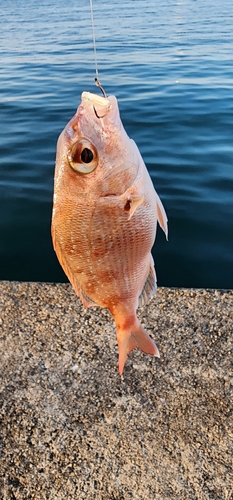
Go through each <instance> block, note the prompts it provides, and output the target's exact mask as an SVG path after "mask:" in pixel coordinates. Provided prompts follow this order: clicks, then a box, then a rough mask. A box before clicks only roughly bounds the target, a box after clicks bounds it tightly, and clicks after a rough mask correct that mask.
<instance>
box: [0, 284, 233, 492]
mask: <svg viewBox="0 0 233 500" xmlns="http://www.w3.org/2000/svg"><path fill="white" fill-rule="evenodd" d="M139 315H140V318H141V320H142V322H143V324H144V325H145V326H146V327H147V329H148V330H150V331H151V334H152V336H153V337H154V338H155V340H156V342H157V345H158V347H159V349H160V353H161V359H160V360H159V359H157V358H153V357H150V356H146V355H143V354H142V353H140V352H134V353H132V354H131V355H130V358H129V359H128V362H127V364H126V368H125V371H124V378H123V379H121V378H120V377H119V375H118V371H117V345H116V338H115V329H114V324H113V321H112V319H111V317H110V315H109V314H108V312H107V311H105V310H101V309H97V308H96V309H88V310H87V311H84V310H83V308H82V306H81V304H80V302H79V300H78V299H77V297H76V296H75V294H74V292H73V291H72V289H71V286H70V285H53V284H46V283H40V284H38V283H14V282H1V283H0V331H1V335H0V336H1V387H0V401H1V427H0V450H1V451H0V498H1V499H4V500H11V499H14V500H15V499H36V500H37V499H38V500H43V499H51V500H52V499H54V500H55V499H61V500H63V499H66V500H71V499H72V500H73V499H81V500H82V499H85V500H89V499H93V500H94V499H96V500H100V499H104V500H105V499H106V500H130V499H135V500H139V499H142V500H154V499H161V500H166V499H179V500H183V499H192V500H194V499H198V500H199V499H201V500H202V499H215V500H231V499H233V474H232V457H233V439H232V426H233V419H232V399H231V397H232V384H233V370H232V326H233V291H224V290H219V291H217V290H191V289H190V290H188V289H159V290H158V293H157V296H156V297H155V299H153V300H152V301H151V302H150V303H149V304H148V305H147V306H146V307H144V308H143V309H141V310H140V314H139Z"/></svg>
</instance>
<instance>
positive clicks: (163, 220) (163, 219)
mask: <svg viewBox="0 0 233 500" xmlns="http://www.w3.org/2000/svg"><path fill="white" fill-rule="evenodd" d="M155 194H156V205H157V214H158V221H159V225H160V227H161V228H162V229H163V231H164V233H165V235H166V239H168V227H167V215H166V212H165V210H164V206H163V204H162V202H161V200H160V198H159V196H158V194H157V193H156V192H155Z"/></svg>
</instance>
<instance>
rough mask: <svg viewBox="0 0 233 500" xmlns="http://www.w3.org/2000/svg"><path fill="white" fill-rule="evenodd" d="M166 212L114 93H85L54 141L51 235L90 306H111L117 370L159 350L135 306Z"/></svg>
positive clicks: (147, 281)
mask: <svg viewBox="0 0 233 500" xmlns="http://www.w3.org/2000/svg"><path fill="white" fill-rule="evenodd" d="M157 222H158V223H159V225H160V227H161V228H162V229H163V231H164V233H165V235H166V238H167V237H168V225H167V222H168V221H167V216H166V212H165V209H164V207H163V204H162V202H161V200H160V198H159V196H158V194H157V192H156V191H155V189H154V186H153V183H152V180H151V178H150V175H149V173H148V171H147V168H146V166H145V163H144V161H143V159H142V156H141V154H140V152H139V149H138V147H137V145H136V143H135V142H134V141H133V140H132V139H131V138H129V136H128V135H127V133H126V131H125V129H124V127H123V124H122V122H121V118H120V113H119V107H118V102H117V99H116V97H115V96H113V95H112V96H109V97H107V96H106V95H105V96H103V97H102V96H100V95H97V94H94V93H91V92H86V91H85V92H83V93H82V95H81V103H80V105H79V107H78V109H77V112H76V114H75V115H74V116H73V118H72V119H71V120H70V121H69V123H68V124H67V125H66V127H65V128H64V130H63V131H62V133H61V134H60V136H59V138H58V142H57V152H56V166H55V176H54V196H53V211H52V241H53V246H54V250H55V252H56V255H57V258H58V261H59V262H60V265H61V266H62V268H63V270H64V272H65V274H66V275H67V277H68V279H69V281H70V283H71V285H72V286H73V288H74V290H75V292H76V294H77V295H78V297H79V298H80V299H81V301H82V303H83V306H84V307H85V308H87V307H92V306H100V307H102V308H107V309H108V310H109V311H110V313H111V315H112V316H113V318H114V320H115V323H116V335H117V343H118V353H119V356H118V370H119V374H120V375H122V374H123V370H124V366H125V362H126V360H127V357H128V355H129V353H130V352H131V351H132V350H133V349H136V348H139V349H140V350H141V351H142V352H143V353H147V354H151V355H154V356H156V357H160V355H159V350H158V348H157V346H156V344H155V343H154V341H153V340H152V338H151V337H150V336H149V335H148V333H147V332H146V331H145V329H144V328H143V327H142V325H141V323H140V321H139V319H138V317H137V309H138V307H139V306H142V305H144V304H145V303H146V302H147V301H148V300H150V299H151V298H152V297H153V296H154V294H155V293H156V289H157V280H156V273H155V268H154V261H153V257H152V254H151V249H152V246H153V243H154V241H155V236H156V228H157Z"/></svg>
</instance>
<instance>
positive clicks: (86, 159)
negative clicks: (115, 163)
mask: <svg viewBox="0 0 233 500" xmlns="http://www.w3.org/2000/svg"><path fill="white" fill-rule="evenodd" d="M93 158H94V155H93V153H92V151H91V149H88V148H84V149H83V151H82V153H81V160H82V162H83V163H91V161H92V160H93Z"/></svg>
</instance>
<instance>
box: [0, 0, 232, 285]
mask: <svg viewBox="0 0 233 500" xmlns="http://www.w3.org/2000/svg"><path fill="white" fill-rule="evenodd" d="M93 6H94V17H95V26H96V40H97V56H98V63H99V64H98V65H99V76H100V79H101V82H102V84H103V86H104V88H105V90H106V92H107V94H115V95H116V97H117V98H118V101H119V106H120V111H121V117H122V121H123V123H124V126H125V128H126V131H127V132H128V134H129V135H130V136H131V137H132V138H133V139H134V140H135V141H136V142H137V144H138V146H139V148H140V151H141V153H142V156H143V158H144V160H145V163H146V165H147V167H148V169H149V171H150V174H151V177H152V179H153V182H154V185H155V187H156V189H157V191H158V193H159V195H160V197H161V199H162V201H163V203H164V206H165V208H166V211H167V215H168V219H169V242H166V240H165V238H164V235H163V234H162V231H161V230H158V235H157V241H156V244H155V247H154V257H155V261H156V269H157V275H158V284H159V286H185V287H190V286H194V287H220V288H233V2H232V0H205V1H203V0H177V1H176V0H166V1H165V0H161V1H157V0H156V1H155V0H129V1H124V2H123V1H120V0H119V1H117V0H112V1H111V2H110V1H109V0H108V1H107V0H93ZM0 13H1V15H0V53H1V64H0V115H1V120H0V123H1V125H0V127H1V134H0V279H10V280H31V281H34V280H36V281H66V278H65V276H64V274H63V272H62V270H61V268H60V266H59V264H58V262H57V259H56V256H55V254H54V252H53V249H52V244H51V237H50V221H51V209H52V192H53V173H54V161H55V149H56V141H57V137H58V135H59V134H60V132H61V130H62V129H63V128H64V126H65V125H66V123H67V122H68V120H69V119H70V118H71V117H72V116H73V114H74V113H75V111H76V108H77V106H78V104H79V102H80V95H81V93H82V91H83V90H90V91H92V92H97V93H98V90H97V89H96V87H95V86H94V77H95V65H94V56H93V43H92V29H91V20H90V19H91V18H90V7H89V0H69V2H65V1H64V0H56V1H55V0H40V2H38V1H37V0H20V2H19V1H17V0H8V1H7V2H6V1H4V2H3V0H0Z"/></svg>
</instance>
